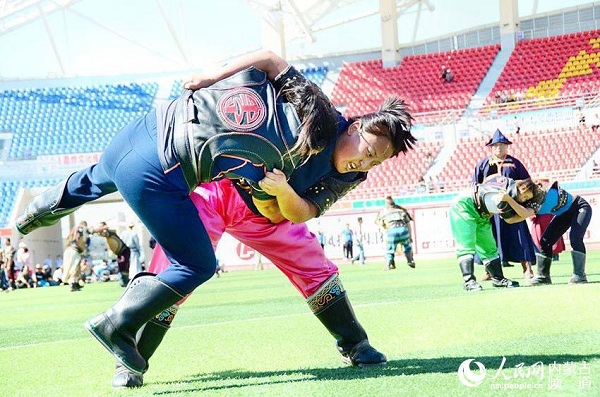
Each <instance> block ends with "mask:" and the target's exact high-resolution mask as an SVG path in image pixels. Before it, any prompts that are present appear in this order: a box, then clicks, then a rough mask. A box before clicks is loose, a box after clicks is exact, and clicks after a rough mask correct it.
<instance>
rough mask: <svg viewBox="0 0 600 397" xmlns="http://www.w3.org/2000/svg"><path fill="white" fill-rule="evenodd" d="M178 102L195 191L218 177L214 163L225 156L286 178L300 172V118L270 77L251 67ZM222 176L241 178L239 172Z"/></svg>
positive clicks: (184, 162)
mask: <svg viewBox="0 0 600 397" xmlns="http://www.w3.org/2000/svg"><path fill="white" fill-rule="evenodd" d="M294 72H295V73H296V74H297V75H299V73H298V72H297V71H295V70H294ZM300 76H301V75H300ZM177 102H178V103H177V110H176V113H175V122H174V125H173V128H174V134H173V135H174V144H175V145H174V146H175V150H176V152H177V155H178V156H179V160H180V163H181V167H182V170H183V173H184V176H185V179H186V182H187V184H188V187H189V189H190V191H191V190H193V189H194V188H195V187H196V186H197V185H198V184H199V183H202V182H210V181H211V180H213V179H214V170H213V168H214V160H215V158H216V157H217V156H220V155H227V156H231V157H236V158H241V159H244V160H248V161H250V162H252V164H255V165H257V164H259V165H263V166H264V167H265V170H267V171H270V170H272V169H273V168H278V169H280V170H282V171H283V172H284V173H285V174H286V175H290V174H291V173H292V171H293V170H294V168H295V164H296V163H297V162H298V159H297V158H294V157H292V156H290V154H289V149H290V148H291V147H293V146H294V144H295V142H296V139H297V137H298V134H299V132H300V128H299V127H300V120H299V118H298V115H297V114H296V111H295V109H294V108H293V107H292V105H291V104H289V103H287V102H284V101H283V97H281V96H277V93H276V91H275V88H274V87H273V85H272V84H271V83H270V82H269V80H268V79H267V76H266V73H264V72H262V71H260V70H258V69H255V68H253V67H251V68H248V69H245V70H243V71H241V72H239V73H236V74H234V75H233V76H231V77H229V78H226V79H224V80H221V81H219V82H217V83H215V84H213V85H211V86H210V87H208V88H202V89H200V90H197V91H191V90H186V91H184V93H183V94H182V96H181V97H180V98H179V99H178V101H177ZM222 176H223V177H227V178H231V179H235V178H236V177H237V175H236V174H235V170H232V171H229V172H227V173H225V174H224V175H222ZM248 182H251V181H248ZM254 182H258V181H254ZM251 185H252V186H253V188H254V189H258V185H257V184H256V183H251ZM258 190H259V191H260V189H258Z"/></svg>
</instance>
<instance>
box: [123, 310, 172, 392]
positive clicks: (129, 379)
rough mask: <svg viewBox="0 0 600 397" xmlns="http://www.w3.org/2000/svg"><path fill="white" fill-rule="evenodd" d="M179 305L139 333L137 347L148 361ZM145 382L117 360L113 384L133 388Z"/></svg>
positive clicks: (152, 321) (169, 325)
mask: <svg viewBox="0 0 600 397" xmlns="http://www.w3.org/2000/svg"><path fill="white" fill-rule="evenodd" d="M178 309H179V306H178V305H173V306H171V307H169V308H168V309H166V310H163V311H162V312H161V313H159V314H157V315H156V316H154V318H153V319H152V320H150V321H148V322H147V323H146V325H144V327H143V328H142V329H140V331H139V332H138V334H137V349H138V351H139V352H140V355H141V356H142V357H143V358H144V359H145V360H146V362H148V360H150V357H152V355H153V354H154V352H155V351H156V349H157V348H158V346H159V345H160V343H161V342H162V340H163V338H164V336H165V335H166V333H167V331H168V330H169V328H171V322H173V319H174V318H175V314H177V310H178ZM143 384H144V376H143V375H142V374H138V373H135V372H131V371H130V370H129V369H127V367H125V366H123V364H121V362H120V361H119V360H117V363H116V367H115V376H114V378H113V381H112V385H113V387H115V388H132V387H140V386H142V385H143Z"/></svg>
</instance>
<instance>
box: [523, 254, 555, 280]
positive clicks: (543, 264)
mask: <svg viewBox="0 0 600 397" xmlns="http://www.w3.org/2000/svg"><path fill="white" fill-rule="evenodd" d="M535 256H536V257H537V275H536V276H535V277H534V278H532V279H531V280H529V284H531V285H545V284H552V279H551V278H550V265H552V257H551V256H550V257H548V256H545V255H543V254H535Z"/></svg>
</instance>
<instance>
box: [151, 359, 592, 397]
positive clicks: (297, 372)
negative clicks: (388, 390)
mask: <svg viewBox="0 0 600 397" xmlns="http://www.w3.org/2000/svg"><path fill="white" fill-rule="evenodd" d="M504 357H505V358H506V362H505V364H504V369H505V370H507V371H509V370H510V369H511V368H512V369H514V368H515V366H517V365H519V364H521V363H523V364H524V365H525V366H531V365H533V364H535V363H543V365H544V366H547V365H549V364H552V363H557V364H563V363H566V362H570V363H573V362H589V361H590V360H597V359H600V354H590V355H575V354H559V355H509V356H504ZM472 358H474V359H475V360H476V361H479V362H481V363H483V364H484V365H485V366H486V368H489V369H494V370H498V369H499V368H500V366H501V362H502V359H503V357H502V356H483V357H439V358H426V359H418V358H415V359H405V360H391V361H389V362H388V364H387V365H386V366H383V367H371V368H355V367H338V368H298V369H293V370H281V371H240V370H228V371H221V372H215V373H204V374H197V375H193V376H191V377H189V378H187V379H180V380H176V381H166V382H156V383H149V384H148V385H154V386H160V385H169V386H170V387H173V385H174V384H178V385H185V384H198V385H197V386H195V387H193V388H187V389H186V388H184V389H177V390H165V391H155V392H153V393H152V394H156V395H163V394H164V395H167V394H175V393H186V392H189V393H192V392H202V391H209V390H233V389H241V388H244V387H254V386H268V385H276V384H284V383H294V382H321V381H326V380H352V379H368V378H384V377H396V376H402V375H404V376H411V375H420V374H432V373H440V374H451V373H456V372H458V368H459V366H460V365H461V364H462V363H463V362H464V361H465V360H468V359H472Z"/></svg>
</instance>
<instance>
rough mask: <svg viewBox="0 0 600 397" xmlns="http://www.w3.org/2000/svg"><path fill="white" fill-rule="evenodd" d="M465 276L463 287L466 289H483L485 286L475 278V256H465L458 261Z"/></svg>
mask: <svg viewBox="0 0 600 397" xmlns="http://www.w3.org/2000/svg"><path fill="white" fill-rule="evenodd" d="M458 266H459V267H460V271H461V273H462V276H463V281H464V283H463V289H464V290H465V291H481V290H482V289H483V288H482V287H481V285H479V283H478V282H477V279H476V278H475V260H474V259H473V257H472V256H471V257H464V258H463V259H461V260H460V261H459V262H458Z"/></svg>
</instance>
